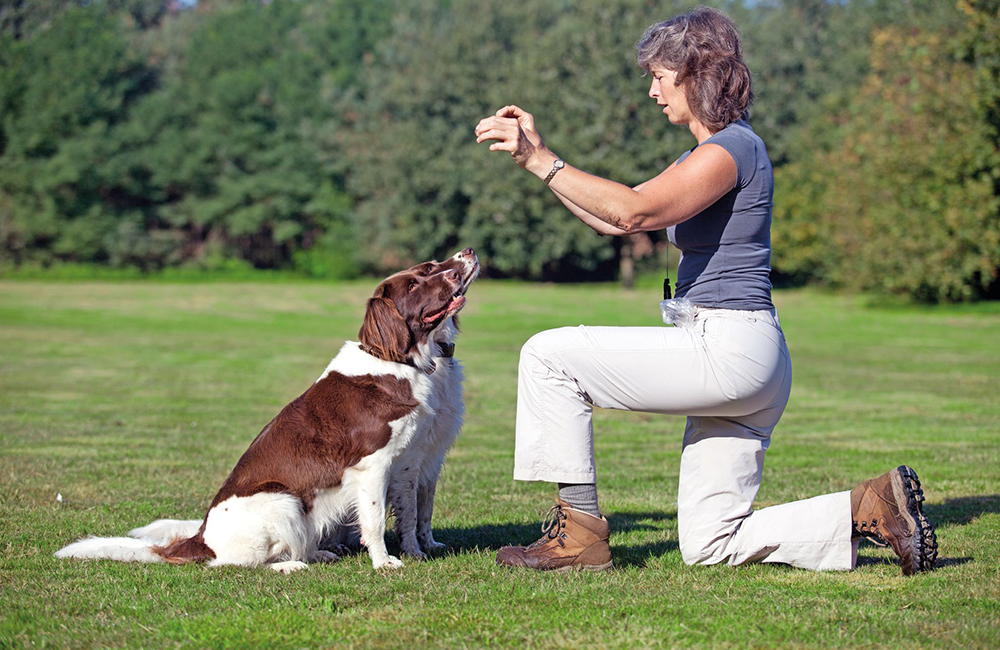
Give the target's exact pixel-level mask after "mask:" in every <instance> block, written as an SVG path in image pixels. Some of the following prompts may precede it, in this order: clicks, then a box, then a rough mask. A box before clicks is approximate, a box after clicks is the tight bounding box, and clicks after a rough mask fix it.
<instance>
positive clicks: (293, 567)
mask: <svg viewBox="0 0 1000 650" xmlns="http://www.w3.org/2000/svg"><path fill="white" fill-rule="evenodd" d="M267 566H269V567H271V570H272V571H277V572H278V573H281V574H283V575H286V576H287V575H288V574H289V573H294V572H295V571H301V570H302V569H308V568H309V565H308V564H306V563H305V562H299V561H298V560H289V561H287V562H275V563H274V564H268V565H267Z"/></svg>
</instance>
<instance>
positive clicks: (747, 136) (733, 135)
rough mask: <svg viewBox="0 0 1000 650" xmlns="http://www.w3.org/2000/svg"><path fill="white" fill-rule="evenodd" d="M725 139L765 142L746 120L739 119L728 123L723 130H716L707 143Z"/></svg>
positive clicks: (755, 143) (754, 142) (755, 142)
mask: <svg viewBox="0 0 1000 650" xmlns="http://www.w3.org/2000/svg"><path fill="white" fill-rule="evenodd" d="M725 141H736V142H746V143H752V144H754V145H757V144H761V145H763V143H764V141H763V140H761V139H760V136H759V135H757V133H756V132H755V131H754V130H753V127H752V126H750V124H749V123H748V122H746V121H745V120H737V121H736V122H731V123H730V124H727V125H726V126H725V127H724V128H723V129H722V130H721V131H716V132H715V133H714V134H712V136H711V137H710V138H708V139H707V140H705V143H708V142H711V143H716V144H717V143H719V142H725Z"/></svg>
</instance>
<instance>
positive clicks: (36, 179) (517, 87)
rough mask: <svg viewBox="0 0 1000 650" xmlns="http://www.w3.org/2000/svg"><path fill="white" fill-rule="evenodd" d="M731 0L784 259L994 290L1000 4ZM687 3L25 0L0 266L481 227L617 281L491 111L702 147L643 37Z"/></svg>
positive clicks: (5, 7) (564, 270) (362, 257)
mask: <svg viewBox="0 0 1000 650" xmlns="http://www.w3.org/2000/svg"><path fill="white" fill-rule="evenodd" d="M715 4H717V5H719V6H721V7H722V8H724V9H725V10H726V11H728V12H729V13H731V14H732V15H733V16H734V18H735V19H736V21H737V23H738V24H739V25H740V27H741V30H742V32H743V35H744V40H745V52H746V56H747V59H748V63H749V65H750V68H751V70H752V71H753V72H754V84H755V89H756V92H757V97H758V99H757V102H756V104H755V106H754V107H753V109H752V111H751V117H752V123H753V125H754V128H755V129H756V130H757V132H758V133H759V134H760V135H761V136H762V137H763V139H764V141H765V142H766V143H767V145H768V149H769V152H770V154H771V157H772V161H773V162H774V164H775V181H776V196H775V222H774V233H773V234H774V237H773V243H774V247H773V248H774V256H773V263H774V267H775V272H776V273H775V275H776V278H778V279H791V280H793V281H797V282H825V283H828V284H833V285H838V286H848V287H861V288H867V289H873V290H876V291H880V292H888V293H894V294H899V295H904V296H909V297H911V298H918V299H924V300H965V299H974V298H980V297H991V296H997V295H1000V282H997V280H996V278H997V269H998V263H997V250H996V248H997V246H996V238H995V232H996V229H997V227H996V221H997V218H998V217H997V212H996V204H997V197H1000V154H998V151H1000V90H997V89H998V88H1000V27H998V25H1000V20H998V18H997V12H998V5H1000V2H998V0H959V2H958V3H957V6H956V4H954V3H952V2H940V0H909V1H908V2H898V0H838V1H832V0H773V1H772V2H747V1H744V0H719V1H718V2H717V3H715ZM686 8H688V5H686V4H683V3H679V2H674V1H673V0H671V1H670V2H668V3H667V4H665V5H664V4H660V5H652V4H650V3H649V2H648V1H647V0H608V1H605V2H600V1H598V0H574V1H573V2H560V3H551V2H545V1H544V0H525V1H523V2H517V3H510V2H503V1H501V0H484V1H482V2H474V1H473V0H448V1H445V0H416V1H415V2H407V3H404V2H399V1H398V0H377V1H371V2H368V1H364V0H298V1H289V0H286V1H280V2H264V1H263V0H258V1H254V2H244V1H237V0H200V1H199V2H198V3H197V8H196V9H192V8H191V6H190V5H183V4H178V3H173V2H161V1H157V0H92V1H91V2H82V1H76V0H37V1H33V2H25V1H22V0H10V1H7V2H3V3H2V4H0V263H4V264H32V265H39V264H40V265H53V264H57V263H69V264H106V265H109V266H113V267H118V268H123V267H129V268H138V269H140V270H141V271H142V272H143V273H149V272H151V271H156V270H161V269H165V268H182V267H183V268H187V269H191V270H199V269H200V270H205V271H211V272H215V271H216V270H219V269H228V268H230V267H239V268H246V267H253V268H258V269H282V270H294V271H297V272H298V273H300V274H303V275H307V276H311V277H347V276H349V275H352V274H356V273H357V272H358V269H359V266H360V267H361V268H362V270H363V271H366V272H379V273H380V272H384V271H389V270H394V269H396V268H398V267H400V266H402V265H404V264H407V263H409V262H411V261H415V260H419V259H424V258H429V257H441V256H444V255H447V254H450V253H452V252H453V251H454V250H455V249H456V248H458V247H460V246H466V245H472V246H475V247H476V248H477V250H478V251H479V252H480V253H481V257H482V259H483V262H484V264H485V268H486V270H487V272H488V273H492V274H494V275H501V276H514V277H531V278H547V279H574V280H585V279H597V278H607V277H611V276H612V275H613V274H614V273H615V272H616V269H618V268H619V260H620V259H621V258H622V256H623V255H627V252H628V251H629V250H630V248H629V247H628V245H627V244H625V245H623V242H622V241H621V240H618V239H615V238H601V237H598V236H597V235H595V234H594V233H593V232H592V231H590V230H589V229H588V228H586V227H583V226H581V225H580V224H579V223H578V222H577V221H576V219H575V218H573V217H572V216H571V215H570V214H569V213H568V212H567V211H566V210H565V209H563V208H562V206H561V205H560V204H559V203H558V202H557V201H556V200H555V199H554V197H552V196H551V194H550V193H549V192H547V191H546V189H545V188H544V186H543V185H542V184H540V183H538V182H537V181H536V179H534V178H533V177H531V176H530V175H528V174H526V173H524V172H522V171H520V170H518V169H517V168H516V166H514V165H513V164H512V163H511V162H510V161H509V160H506V157H505V156H503V155H498V154H491V153H490V152H489V151H488V150H487V147H486V146H482V145H476V144H475V142H474V138H473V135H472V129H473V126H474V125H475V124H476V122H477V121H478V120H479V119H480V118H482V117H484V116H486V115H488V114H491V113H492V112H493V111H495V110H496V109H497V108H499V107H500V106H503V105H505V104H508V103H516V104H519V105H521V106H522V107H523V108H525V109H527V110H529V111H531V112H532V113H534V114H535V116H536V118H537V122H538V126H539V128H540V129H541V131H542V134H543V135H544V137H545V138H546V142H547V144H548V145H549V146H550V147H552V148H553V150H555V151H556V152H557V153H559V154H560V155H561V156H563V157H564V158H566V159H567V160H568V161H570V162H571V163H572V164H574V165H575V166H577V167H580V168H582V169H585V170H587V171H589V172H592V173H594V174H598V175H600V176H604V177H607V178H612V179H614V180H618V181H621V182H624V183H629V184H635V183H638V182H641V181H644V180H646V179H648V178H650V177H652V176H653V175H655V174H656V173H657V172H658V171H660V170H662V169H663V168H665V167H666V166H667V165H668V164H669V163H670V162H671V161H672V160H674V159H676V158H677V156H679V155H680V154H681V153H682V152H683V150H684V149H686V148H688V147H690V146H692V145H693V144H694V141H693V139H692V138H691V137H690V135H689V134H688V133H687V132H686V131H685V130H683V129H678V128H674V127H672V126H670V125H669V124H668V123H667V121H666V120H665V119H663V117H662V115H661V114H660V113H659V112H658V111H657V110H656V109H655V107H654V106H653V104H652V102H650V101H649V100H648V99H647V98H646V96H645V95H646V93H647V81H648V80H647V79H643V78H642V77H641V74H640V71H639V69H638V68H637V67H636V66H635V64H634V61H633V56H634V50H633V45H634V42H635V40H636V39H637V38H638V36H639V35H640V34H641V33H642V31H643V29H644V28H645V27H646V26H647V25H649V24H650V23H652V22H654V21H656V20H662V19H664V18H666V17H668V16H669V15H672V14H675V13H678V12H680V11H683V10H685V9H686ZM887 34H892V36H886V35H887ZM862 151H863V153H859V152H862ZM653 236H654V238H657V239H659V241H660V243H661V244H662V239H663V237H662V233H653ZM623 251H624V253H623ZM660 263H661V264H662V262H660ZM227 272H228V271H227Z"/></svg>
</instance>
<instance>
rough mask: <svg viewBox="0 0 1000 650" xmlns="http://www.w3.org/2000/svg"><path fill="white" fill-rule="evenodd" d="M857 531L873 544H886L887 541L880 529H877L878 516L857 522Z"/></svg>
mask: <svg viewBox="0 0 1000 650" xmlns="http://www.w3.org/2000/svg"><path fill="white" fill-rule="evenodd" d="M857 531H858V534H860V535H861V536H862V537H864V538H865V539H867V540H868V541H870V542H871V543H872V544H874V545H875V546H888V545H889V543H888V542H887V541H886V539H885V537H883V536H882V531H881V530H879V525H878V517H876V518H874V519H872V520H871V521H862V522H859V523H858V524H857Z"/></svg>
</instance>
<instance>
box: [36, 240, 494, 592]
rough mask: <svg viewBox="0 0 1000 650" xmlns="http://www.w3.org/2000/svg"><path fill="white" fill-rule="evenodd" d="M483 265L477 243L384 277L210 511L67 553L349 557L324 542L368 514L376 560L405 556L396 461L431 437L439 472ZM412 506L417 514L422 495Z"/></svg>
mask: <svg viewBox="0 0 1000 650" xmlns="http://www.w3.org/2000/svg"><path fill="white" fill-rule="evenodd" d="M452 260H454V261H452ZM459 268H461V269H462V270H461V271H460V270H459ZM478 270H479V266H478V262H476V260H475V254H474V253H473V252H472V250H471V249H466V250H464V251H462V252H461V253H459V254H458V255H456V256H455V257H453V258H452V259H451V260H449V262H446V263H445V264H443V265H438V264H437V263H430V264H429V265H428V264H423V265H417V266H415V267H413V268H411V269H407V270H406V271H402V272H400V273H397V274H395V275H393V276H390V277H389V278H387V279H385V280H384V281H382V282H381V283H380V284H379V285H378V287H377V288H376V289H375V293H374V295H373V296H372V298H371V299H369V301H368V304H367V308H366V311H365V317H364V323H363V325H362V327H361V331H360V333H359V342H353V341H348V342H347V343H345V344H344V346H343V347H342V348H341V350H340V352H338V353H337V356H336V357H335V358H334V359H333V361H331V362H330V364H329V366H328V367H327V368H326V371H325V372H324V373H323V374H322V376H321V377H320V378H319V379H318V380H316V382H315V383H314V384H313V385H312V386H311V387H310V388H309V389H308V390H307V391H306V392H305V393H303V394H302V395H301V396H300V397H298V398H297V399H295V400H294V401H292V402H291V403H290V404H289V405H288V406H286V407H285V408H283V409H282V410H281V412H280V413H278V415H277V417H275V418H274V419H273V420H271V422H270V423H268V425H267V426H265V427H264V429H263V430H262V431H261V432H260V434H259V435H258V436H257V437H256V438H255V439H254V441H253V442H252V443H251V444H250V447H249V449H247V451H246V452H245V453H244V454H243V456H242V457H241V458H240V460H239V462H237V464H236V467H235V468H234V469H233V471H232V473H230V475H229V477H228V478H227V479H226V481H225V482H224V483H223V485H222V488H221V489H220V490H219V492H218V494H216V495H215V498H214V499H213V500H212V503H211V505H210V506H209V509H208V512H207V513H206V515H205V518H204V519H203V520H190V521H177V520H158V521H155V522H153V523H152V524H150V525H148V526H145V527H143V528H138V529H135V530H133V531H131V532H130V533H129V534H130V535H131V537H118V538H96V537H91V538H88V539H83V540H80V541H78V542H75V543H73V544H70V545H69V546H67V547H65V548H63V549H61V550H60V551H58V552H56V557H60V558H66V557H72V558H81V559H98V558H106V559H114V560H120V561H133V562H169V563H172V564H182V563H186V562H192V561H202V560H207V561H209V564H210V565H212V566H218V565H226V564H234V565H240V566H259V565H263V564H266V565H268V566H270V567H271V568H272V569H274V570H276V571H279V572H282V573H290V572H292V571H296V570H298V569H303V568H306V566H307V564H306V563H307V562H316V561H326V562H330V561H335V560H337V559H339V556H338V555H337V554H336V553H332V552H330V551H324V550H320V549H319V544H320V541H321V540H322V539H323V537H324V535H326V534H327V533H328V532H329V531H330V530H331V529H332V528H333V527H335V526H337V525H338V524H343V523H345V522H349V521H351V520H352V519H353V518H355V517H356V521H357V525H358V527H359V529H360V533H361V543H362V544H364V545H365V546H366V547H367V548H368V553H369V555H370V556H371V560H372V565H373V566H374V567H375V568H376V569H379V568H383V567H386V568H395V567H399V566H402V562H400V561H399V560H398V559H397V558H395V557H392V556H390V555H389V553H388V551H387V550H386V547H385V516H386V491H387V484H388V482H389V478H390V472H391V471H392V469H393V466H394V465H393V463H394V461H395V460H397V458H399V457H401V455H402V454H403V452H404V451H405V450H406V449H407V448H408V447H409V446H410V444H411V442H413V441H414V440H423V441H424V443H426V444H428V450H429V451H428V455H427V457H428V458H431V457H433V462H430V463H423V462H421V463H420V465H419V467H420V468H421V470H422V469H423V467H424V466H425V465H426V467H427V469H428V473H427V474H426V476H427V477H428V478H429V477H431V476H433V478H434V480H435V481H436V478H437V470H439V469H440V462H438V460H436V456H434V455H433V454H434V453H437V449H438V447H439V445H437V444H431V443H432V441H433V440H434V438H435V436H434V435H432V434H427V432H426V430H427V429H428V427H429V426H430V425H431V423H432V422H434V420H435V418H436V416H437V415H438V413H439V411H438V410H436V409H435V408H434V406H435V400H436V399H437V396H438V395H440V394H442V392H443V391H442V389H441V388H440V386H438V384H440V383H441V382H437V383H436V381H437V380H436V378H435V377H434V375H435V374H436V372H437V371H438V370H439V369H441V367H442V366H445V365H447V364H445V363H441V361H442V359H441V358H440V357H441V351H442V347H441V346H440V344H439V343H438V341H439V339H444V340H449V341H450V337H453V336H454V332H452V331H450V330H448V329H446V328H454V323H453V322H452V317H453V316H454V315H455V314H456V313H458V311H459V310H460V309H461V308H462V307H463V306H464V305H465V290H466V289H468V286H469V284H471V282H472V280H474V279H475V276H476V274H477V273H478ZM435 357H439V358H438V360H437V361H436V360H435ZM445 372H446V371H445ZM445 372H442V374H441V375H439V378H440V377H443V376H445ZM446 391H447V389H445V391H444V392H446ZM458 417H460V413H459V416H458ZM449 431H450V430H449ZM449 435H450V434H449ZM449 445H450V442H449ZM446 449H447V448H445V450H446ZM431 451H433V453H431ZM441 456H442V457H443V452H441ZM434 463H437V465H436V467H433V466H434ZM417 466H418V465H417V464H416V463H414V467H417ZM432 467H433V471H431V469H432ZM400 471H401V472H402V473H401V474H400V475H399V476H405V477H406V479H409V478H411V477H412V476H414V475H415V474H414V470H412V469H410V468H409V467H408V466H407V469H405V470H400ZM416 475H418V476H421V477H423V476H425V475H424V474H420V473H418V474H416ZM406 479H404V480H406ZM424 485H427V486H429V492H430V498H431V501H433V483H431V482H424V483H421V484H420V487H416V482H415V487H416V494H417V497H416V499H415V500H416V501H420V500H421V499H420V495H421V494H423V495H424V497H423V498H424V499H426V498H427V496H426V495H427V492H428V490H427V489H426V488H425V489H423V491H421V487H423V486H424ZM405 492H406V491H405V490H399V493H400V494H403V493H405ZM403 501H405V502H406V503H403ZM408 506H409V497H408V496H406V497H405V498H404V497H400V505H398V506H397V512H400V511H403V512H405V511H406V509H407V507H408ZM411 512H413V513H414V514H413V515H412V516H414V517H415V516H416V507H414V508H413V509H412V510H411ZM427 513H428V514H427V522H426V529H420V530H424V531H425V533H421V534H425V535H426V542H427V546H433V544H432V543H433V538H432V537H431V536H430V510H429V508H428V510H427ZM422 539H424V537H422ZM418 548H419V547H418ZM404 550H406V551H407V552H409V551H410V550H412V547H409V548H408V547H406V546H404Z"/></svg>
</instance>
